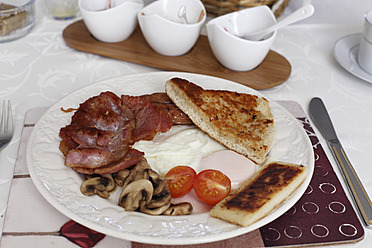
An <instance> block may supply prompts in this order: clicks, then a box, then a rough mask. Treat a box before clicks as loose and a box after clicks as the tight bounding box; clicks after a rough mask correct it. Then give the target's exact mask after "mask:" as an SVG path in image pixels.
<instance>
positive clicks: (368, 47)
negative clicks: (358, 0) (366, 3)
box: [358, 10, 372, 74]
mask: <svg viewBox="0 0 372 248" xmlns="http://www.w3.org/2000/svg"><path fill="white" fill-rule="evenodd" d="M358 63H359V66H360V67H361V68H362V69H363V70H365V71H366V72H368V73H370V74H372V10H370V11H368V12H367V13H366V14H365V15H364V25H363V32H362V37H361V40H360V45H359V52H358Z"/></svg>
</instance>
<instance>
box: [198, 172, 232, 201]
mask: <svg viewBox="0 0 372 248" xmlns="http://www.w3.org/2000/svg"><path fill="white" fill-rule="evenodd" d="M194 190H195V193H196V195H197V196H198V198H199V199H200V200H201V201H202V202H204V203H206V204H209V205H215V204H217V203H218V202H219V201H221V200H222V199H224V198H225V197H226V196H228V195H229V194H230V191H231V180H230V178H229V177H228V176H226V175H225V174H223V173H222V172H221V171H218V170H211V169H210V170H204V171H201V172H200V173H199V174H198V175H197V176H196V179H195V181H194Z"/></svg>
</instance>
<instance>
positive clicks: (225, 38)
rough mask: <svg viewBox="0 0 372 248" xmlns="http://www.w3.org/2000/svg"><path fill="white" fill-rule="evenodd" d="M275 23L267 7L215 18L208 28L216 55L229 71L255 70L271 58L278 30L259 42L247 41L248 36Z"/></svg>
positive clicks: (211, 44)
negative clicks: (246, 36) (268, 56)
mask: <svg viewBox="0 0 372 248" xmlns="http://www.w3.org/2000/svg"><path fill="white" fill-rule="evenodd" d="M275 23H276V18H275V16H274V14H273V12H272V11H271V10H270V8H269V7H267V6H266V5H263V6H258V7H252V8H248V9H244V10H240V11H236V12H233V13H229V14H226V15H223V16H220V17H217V18H215V19H212V20H211V21H209V22H208V23H207V25H206V27H207V34H208V40H209V44H210V46H211V48H212V51H213V54H214V55H215V57H216V58H217V60H218V61H219V62H220V63H221V64H222V65H223V66H224V67H226V68H228V69H231V70H234V71H249V70H252V69H254V68H256V67H257V66H258V65H259V64H261V63H262V61H263V60H264V59H265V57H266V56H267V54H268V52H269V51H270V48H271V46H272V44H273V42H274V40H275V37H276V31H274V32H273V33H272V34H270V35H269V36H268V37H265V38H264V39H263V40H259V41H253V40H247V39H244V34H248V33H250V32H254V31H258V30H261V29H264V28H266V27H268V26H271V25H273V24H275Z"/></svg>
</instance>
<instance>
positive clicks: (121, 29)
mask: <svg viewBox="0 0 372 248" xmlns="http://www.w3.org/2000/svg"><path fill="white" fill-rule="evenodd" d="M143 5H144V3H143V1H142V0H112V1H111V6H110V8H108V1H107V0H79V8H80V12H81V15H82V17H83V19H84V23H85V25H86V26H87V28H88V30H89V32H90V33H91V34H92V35H93V36H94V37H95V38H96V39H97V40H100V41H102V42H109V43H113V42H120V41H123V40H125V39H127V38H129V36H130V35H131V34H132V33H133V31H134V30H135V28H136V26H137V23H138V22H137V13H138V12H139V11H140V10H141V9H142V8H143Z"/></svg>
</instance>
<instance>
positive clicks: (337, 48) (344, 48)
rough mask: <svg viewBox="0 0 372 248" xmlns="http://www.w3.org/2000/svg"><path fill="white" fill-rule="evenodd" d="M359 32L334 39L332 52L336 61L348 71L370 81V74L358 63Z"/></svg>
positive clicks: (371, 80)
mask: <svg viewBox="0 0 372 248" xmlns="http://www.w3.org/2000/svg"><path fill="white" fill-rule="evenodd" d="M360 38H361V33H357V34H350V35H347V36H344V37H342V38H340V39H339V40H337V41H336V43H335V45H334V48H333V53H334V56H335V58H336V60H337V62H338V63H339V64H340V65H341V66H342V67H344V69H346V70H347V71H348V72H350V73H351V74H353V75H354V76H357V77H358V78H360V79H363V80H365V81H367V82H369V83H372V74H369V73H368V72H366V71H364V70H363V69H362V68H361V67H360V66H359V64H358V61H357V55H358V51H359V42H360Z"/></svg>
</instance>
